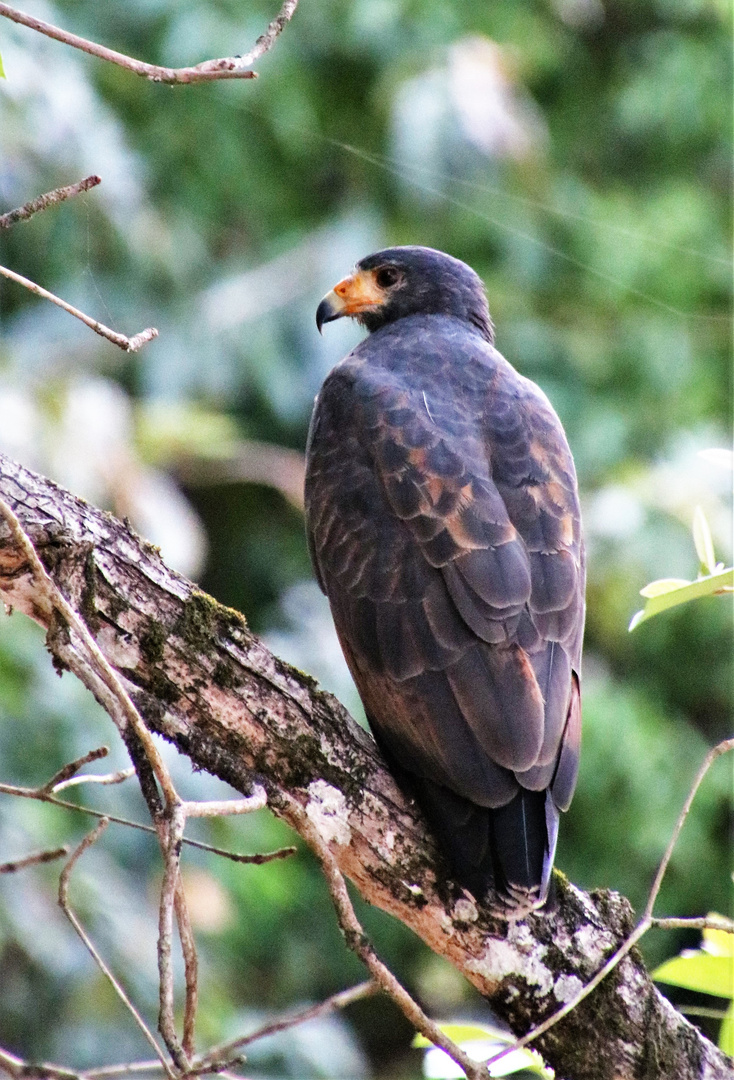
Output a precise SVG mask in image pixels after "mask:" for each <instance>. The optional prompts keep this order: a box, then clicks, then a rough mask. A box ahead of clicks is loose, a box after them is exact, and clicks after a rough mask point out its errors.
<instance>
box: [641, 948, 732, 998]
mask: <svg viewBox="0 0 734 1080" xmlns="http://www.w3.org/2000/svg"><path fill="white" fill-rule="evenodd" d="M652 977H653V979H656V980H657V981H658V982H664V983H670V984H671V985H672V986H683V987H685V988H686V989H687V990H698V991H699V993H701V994H713V995H714V996H715V997H723V998H734V956H731V955H730V956H712V955H711V954H710V953H708V952H704V951H703V949H691V950H686V952H683V953H681V954H680V956H676V957H674V958H673V959H672V960H666V962H665V963H664V964H661V965H660V967H659V968H656V969H655V971H653V973H652Z"/></svg>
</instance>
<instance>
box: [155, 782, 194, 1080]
mask: <svg viewBox="0 0 734 1080" xmlns="http://www.w3.org/2000/svg"><path fill="white" fill-rule="evenodd" d="M166 824H167V836H166V841H167V842H166V845H165V848H164V852H163V854H164V859H165V868H164V872H163V884H162V886H161V900H160V909H159V916H158V973H159V977H160V1010H159V1013H158V1030H159V1031H160V1033H161V1035H162V1036H163V1038H164V1040H165V1043H166V1046H167V1047H168V1049H169V1052H170V1054H171V1057H172V1058H173V1060H174V1061H175V1063H176V1065H177V1066H178V1068H179V1069H181V1070H182V1071H184V1072H185V1071H187V1070H188V1068H189V1059H188V1056H187V1055H186V1053H185V1052H184V1049H183V1047H182V1046H181V1044H180V1042H179V1040H178V1035H177V1034H176V1025H175V1020H174V979H173V964H172V959H171V956H172V951H173V948H172V941H173V907H174V896H175V894H176V886H177V884H178V883H179V866H180V861H181V838H182V836H183V831H184V826H185V825H186V813H185V811H184V809H183V806H182V804H181V803H179V804H178V805H177V806H172V807H169V808H168V821H167V823H166Z"/></svg>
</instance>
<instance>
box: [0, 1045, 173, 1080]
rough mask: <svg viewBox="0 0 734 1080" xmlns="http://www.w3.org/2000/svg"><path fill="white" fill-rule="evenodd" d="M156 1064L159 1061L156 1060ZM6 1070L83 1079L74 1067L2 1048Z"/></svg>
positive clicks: (57, 1079)
mask: <svg viewBox="0 0 734 1080" xmlns="http://www.w3.org/2000/svg"><path fill="white" fill-rule="evenodd" d="M156 1065H158V1063H157V1062H156ZM2 1070H4V1071H5V1072H7V1074H8V1075H9V1076H12V1077H17V1078H18V1080H20V1078H21V1077H29V1078H30V1077H32V1078H34V1080H82V1076H81V1073H77V1072H74V1071H73V1070H72V1069H65V1068H64V1067H63V1066H62V1065H49V1064H45V1063H44V1064H42V1065H41V1064H37V1063H36V1062H35V1061H34V1062H33V1063H32V1064H31V1062H29V1061H24V1060H23V1058H19V1057H16V1056H15V1054H10V1053H9V1052H8V1051H7V1050H0V1071H2Z"/></svg>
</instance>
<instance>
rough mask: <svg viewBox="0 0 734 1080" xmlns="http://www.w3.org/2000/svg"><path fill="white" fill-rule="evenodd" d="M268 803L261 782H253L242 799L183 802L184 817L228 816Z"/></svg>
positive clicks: (249, 812)
mask: <svg viewBox="0 0 734 1080" xmlns="http://www.w3.org/2000/svg"><path fill="white" fill-rule="evenodd" d="M267 805H268V796H267V793H266V791H265V788H264V787H263V786H262V785H261V784H255V786H254V787H253V789H252V794H251V795H249V796H247V797H246V798H244V799H219V800H212V801H210V802H185V803H184V804H183V807H184V811H185V813H186V817H228V816H229V815H231V814H232V815H233V814H251V813H253V811H255V810H263V809H264V808H265V807H266V806H267Z"/></svg>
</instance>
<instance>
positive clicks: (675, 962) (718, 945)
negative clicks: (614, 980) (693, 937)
mask: <svg viewBox="0 0 734 1080" xmlns="http://www.w3.org/2000/svg"><path fill="white" fill-rule="evenodd" d="M712 914H713V915H714V916H715V915H716V913H715V912H713V913H712ZM652 975H653V978H654V979H656V980H657V981H658V982H662V983H670V984H672V985H673V986H682V987H683V988H684V989H686V990H694V991H696V993H699V994H705V995H707V996H708V997H713V998H721V999H723V1000H724V1001H725V1002H726V1003H727V1007H726V1011H725V1012H723V1013H722V1016H723V1021H722V1025H721V1031H720V1032H719V1046H720V1047H721V1049H722V1050H724V1051H725V1052H726V1053H727V1054H729V1056H734V938H733V937H732V935H731V934H728V933H727V932H726V931H725V930H718V929H713V928H711V927H706V928H705V929H704V931H703V939H702V942H701V947H700V949H684V950H683V952H682V953H681V954H680V956H675V957H673V959H672V960H666V962H665V963H664V964H661V965H660V967H658V968H656V969H655V971H653V973H652ZM703 1007H704V1008H706V1006H703Z"/></svg>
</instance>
